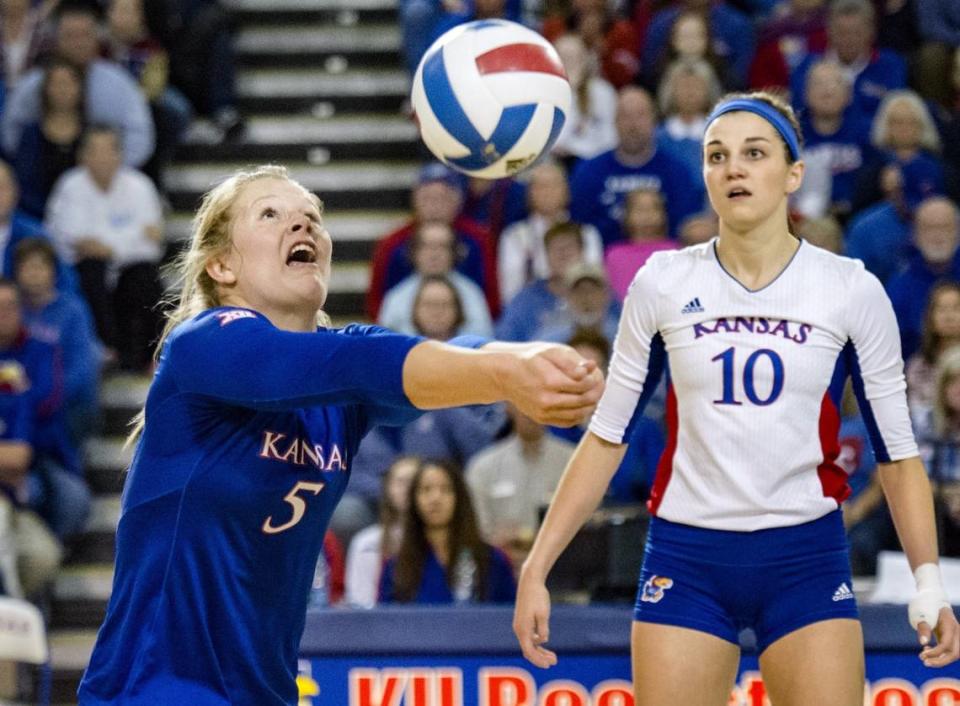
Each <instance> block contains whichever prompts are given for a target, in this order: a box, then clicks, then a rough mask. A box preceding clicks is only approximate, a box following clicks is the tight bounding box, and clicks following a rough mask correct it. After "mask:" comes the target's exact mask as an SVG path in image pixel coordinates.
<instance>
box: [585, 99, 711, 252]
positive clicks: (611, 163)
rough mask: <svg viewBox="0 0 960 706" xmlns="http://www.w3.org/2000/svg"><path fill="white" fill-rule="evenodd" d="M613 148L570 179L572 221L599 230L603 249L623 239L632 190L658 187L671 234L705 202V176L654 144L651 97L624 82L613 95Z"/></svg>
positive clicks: (653, 109)
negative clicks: (626, 205)
mask: <svg viewBox="0 0 960 706" xmlns="http://www.w3.org/2000/svg"><path fill="white" fill-rule="evenodd" d="M616 127H617V137H618V140H619V142H618V144H617V147H616V148H614V149H612V150H610V151H609V152H604V153H603V154H601V155H599V156H597V157H594V158H593V159H588V160H584V161H583V162H581V163H580V164H579V165H577V168H576V170H575V171H574V172H573V177H572V178H571V182H570V193H571V194H572V200H571V202H570V215H571V220H574V221H576V222H577V223H589V224H591V225H593V226H595V227H596V228H597V230H599V231H600V235H601V237H602V238H603V244H604V247H607V246H609V245H610V244H611V243H613V242H616V241H617V240H621V239H622V234H621V230H620V223H621V222H622V221H623V204H624V200H625V198H626V196H627V194H628V193H630V192H631V191H633V190H635V189H644V188H647V189H657V190H659V191H660V192H661V193H662V194H663V197H664V201H665V202H666V207H667V217H668V221H669V226H670V235H671V236H674V237H675V236H676V232H677V228H678V227H679V225H680V223H681V221H683V219H684V218H686V217H687V216H689V215H692V214H694V213H697V212H699V211H700V210H701V209H702V208H703V205H704V191H703V179H702V177H701V176H700V175H699V174H694V173H693V172H692V171H691V170H690V169H689V167H688V166H687V164H686V162H685V161H684V160H683V159H681V158H679V157H676V156H674V155H673V154H672V153H671V152H669V151H668V150H666V149H658V147H657V142H656V138H655V135H656V130H657V117H656V109H655V107H654V104H653V100H652V99H651V98H650V94H648V93H647V92H646V91H645V90H643V89H642V88H637V87H636V86H627V87H626V88H624V89H622V90H621V91H620V94H619V96H618V98H617V115H616Z"/></svg>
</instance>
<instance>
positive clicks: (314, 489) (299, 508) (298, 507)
mask: <svg viewBox="0 0 960 706" xmlns="http://www.w3.org/2000/svg"><path fill="white" fill-rule="evenodd" d="M324 485H325V483H308V482H307V481H305V480H301V481H297V483H296V485H294V486H293V488H291V489H290V492H289V493H287V494H286V495H284V496H283V501H284V502H285V503H289V505H290V507H291V508H292V510H291V516H290V519H289V520H287V521H286V522H284V523H283V524H282V525H277V526H276V527H274V525H273V515H270V516H268V517H267V519H265V520H264V521H263V526H262V527H261V528H260V529H261V530H263V532H264V533H266V534H279V533H280V532H286V531H287V530H288V529H290V528H291V527H293V526H294V525H296V524H297V523H298V522H300V520H302V519H303V514H304V513H305V512H306V511H307V501H306V500H304V499H303V498H301V497H300V496H299V495H297V493H299V492H300V491H301V490H304V491H306V492H308V493H313V494H314V495H318V494H319V493H320V491H321V490H323V486H324Z"/></svg>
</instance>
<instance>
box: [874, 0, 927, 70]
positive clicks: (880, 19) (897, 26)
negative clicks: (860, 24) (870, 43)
mask: <svg viewBox="0 0 960 706" xmlns="http://www.w3.org/2000/svg"><path fill="white" fill-rule="evenodd" d="M871 2H872V3H873V9H874V11H875V12H876V13H877V44H878V45H879V46H881V47H885V48H887V49H890V50H891V51H895V52H897V53H898V54H899V55H900V56H902V57H907V58H908V63H909V64H910V67H911V69H912V68H913V66H914V64H915V60H916V57H915V54H916V53H917V50H918V49H919V48H920V42H921V38H920V30H919V26H918V20H917V5H920V4H923V3H925V2H927V0H871Z"/></svg>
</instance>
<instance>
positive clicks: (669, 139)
mask: <svg viewBox="0 0 960 706" xmlns="http://www.w3.org/2000/svg"><path fill="white" fill-rule="evenodd" d="M720 93H721V88H720V82H719V81H718V80H717V74H716V72H714V70H713V69H712V68H711V67H710V64H708V63H707V62H706V61H703V60H702V59H679V60H677V61H675V62H673V63H672V64H670V65H669V66H668V67H667V70H666V72H665V73H664V75H663V80H662V81H660V88H659V89H658V91H657V103H658V104H659V106H660V114H661V115H662V116H663V122H662V123H661V124H660V129H659V130H658V131H657V139H658V141H659V142H660V144H662V145H666V146H667V147H669V148H670V149H672V150H673V151H674V152H675V153H676V154H677V155H678V156H680V157H683V159H684V161H686V163H687V167H688V168H689V170H690V172H691V173H692V174H699V172H700V169H701V159H702V151H703V132H704V130H705V128H706V124H707V114H708V113H709V112H710V108H711V107H712V106H713V104H714V103H716V102H717V99H718V98H720Z"/></svg>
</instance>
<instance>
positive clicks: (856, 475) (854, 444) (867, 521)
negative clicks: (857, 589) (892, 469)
mask: <svg viewBox="0 0 960 706" xmlns="http://www.w3.org/2000/svg"><path fill="white" fill-rule="evenodd" d="M837 445H838V447H839V453H838V454H837V458H836V464H837V465H838V466H840V468H842V469H843V470H844V471H846V474H847V484H848V485H849V486H850V497H848V498H847V499H846V500H845V501H844V503H843V506H842V509H843V524H844V527H846V529H847V541H848V542H849V544H850V567H851V569H852V572H853V575H854V576H872V575H874V574H876V573H877V554H878V553H879V552H881V551H883V550H885V549H896V548H897V547H898V546H899V544H898V543H897V534H896V531H895V529H894V527H893V520H892V519H891V518H890V512H889V510H888V509H887V503H886V499H885V498H884V495H883V488H882V487H881V486H880V479H879V477H878V476H877V464H876V461H875V456H874V453H873V447H872V446H871V444H870V437H869V434H868V432H867V425H866V423H865V422H864V420H863V417H862V416H861V415H860V413H859V411H858V410H857V405H856V402H855V398H854V396H853V388H852V386H851V385H850V384H849V383H848V384H847V386H846V388H845V389H844V394H843V399H842V401H841V404H840V431H839V433H838V434H837Z"/></svg>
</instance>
